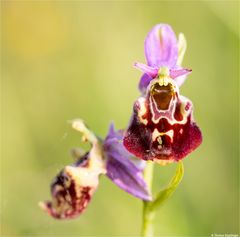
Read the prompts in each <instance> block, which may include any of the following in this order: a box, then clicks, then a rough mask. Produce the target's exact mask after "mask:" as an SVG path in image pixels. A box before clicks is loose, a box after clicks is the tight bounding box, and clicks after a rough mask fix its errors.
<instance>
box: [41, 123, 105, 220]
mask: <svg viewBox="0 0 240 237" xmlns="http://www.w3.org/2000/svg"><path fill="white" fill-rule="evenodd" d="M72 126H73V128H75V129H76V130H78V131H80V132H82V133H83V135H84V140H85V141H86V140H87V141H89V142H90V143H91V145H92V148H91V150H90V152H88V153H86V154H85V155H83V156H81V154H82V150H80V149H74V150H72V155H73V156H74V157H75V159H77V161H76V162H75V163H74V164H73V165H68V166H66V167H65V168H64V169H63V170H62V171H61V172H60V173H59V174H58V175H57V176H56V178H55V179H54V181H53V182H52V184H51V195H52V201H45V202H41V203H40V206H41V208H42V209H43V210H45V211H46V212H47V213H48V214H49V215H51V216H52V217H54V218H57V219H70V218H75V217H77V216H78V215H80V214H81V213H82V212H83V211H84V210H85V208H86V207H87V205H88V203H89V201H90V200H91V198H92V195H93V193H94V192H95V190H96V188H97V186H98V182H99V175H101V174H105V173H106V166H105V165H106V164H105V161H104V158H103V153H102V147H101V144H100V142H99V140H98V139H97V138H96V136H95V135H94V134H93V133H92V132H91V131H90V130H89V129H88V128H87V127H86V125H85V124H84V123H83V121H82V120H74V121H73V123H72ZM79 156H81V157H79Z"/></svg>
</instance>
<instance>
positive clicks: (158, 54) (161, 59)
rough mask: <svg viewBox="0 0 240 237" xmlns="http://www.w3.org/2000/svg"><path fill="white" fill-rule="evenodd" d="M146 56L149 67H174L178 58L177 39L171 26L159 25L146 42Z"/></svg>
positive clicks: (154, 28)
mask: <svg viewBox="0 0 240 237" xmlns="http://www.w3.org/2000/svg"><path fill="white" fill-rule="evenodd" d="M145 56H146V60H147V63H148V65H149V66H152V67H161V66H167V67H169V68H171V67H174V66H175V65H176V63H177V58H178V46H177V38H176V36H175V33H174V32H173V30H172V28H171V26H169V25H167V24H158V25H156V26H155V27H153V29H152V30H151V31H150V32H149V34H148V35H147V38H146V40H145Z"/></svg>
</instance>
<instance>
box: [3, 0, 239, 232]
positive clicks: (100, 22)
mask: <svg viewBox="0 0 240 237" xmlns="http://www.w3.org/2000/svg"><path fill="white" fill-rule="evenodd" d="M1 5H2V9H1V20H2V21H1V24H2V36H1V39H2V53H1V54H2V83H1V99H2V101H1V102H2V111H1V112H2V114H1V119H2V121H1V122H2V124H1V125H2V132H1V134H2V140H1V142H2V144H1V147H2V154H1V156H2V160H1V235H2V236H139V230H140V225H141V208H142V203H141V201H139V200H137V199H135V198H133V197H131V196H130V195H129V194H127V193H125V192H123V191H122V190H120V189H118V188H117V187H116V186H115V185H114V184H112V183H111V181H109V180H108V179H107V178H106V177H102V178H101V182H100V187H99V189H98V191H97V192H96V193H95V195H94V197H93V200H92V202H91V203H90V205H89V207H88V209H87V210H86V212H85V213H84V214H83V215H82V216H80V217H79V218H77V219H74V220H71V221H57V220H54V219H52V218H50V217H49V216H47V215H46V214H45V213H43V212H42V211H41V210H40V209H39V207H38V202H39V201H40V200H45V199H49V198H50V193H49V184H50V181H51V180H52V178H53V177H54V176H55V174H56V173H57V172H58V171H59V170H60V169H61V168H62V167H63V166H64V165H66V164H69V163H72V158H71V156H70V155H69V150H70V148H72V147H77V146H79V145H80V135H79V134H78V133H76V132H75V131H72V130H71V129H70V128H69V124H67V121H68V120H70V119H73V118H78V117H81V118H83V119H84V120H85V121H87V123H88V125H89V126H90V127H91V128H92V129H93V130H94V131H95V132H96V133H97V134H99V135H101V136H105V134H106V132H107V129H108V125H109V122H110V121H115V124H116V126H117V127H118V128H124V127H126V125H127V123H128V121H129V118H130V115H131V111H132V103H133V101H134V100H135V99H136V98H137V97H138V96H139V92H138V90H137V84H138V80H139V78H140V75H141V73H140V72H138V71H137V70H135V69H134V68H132V64H133V62H134V61H136V60H137V61H140V62H144V61H145V59H144V51H143V42H144V39H145V36H146V34H147V33H148V32H149V30H150V29H151V28H152V27H153V26H154V25H155V24H157V23H160V22H163V23H168V24H170V25H172V27H173V29H174V30H175V32H176V33H177V34H178V33H180V32H184V34H185V36H186V38H187V41H188V49H187V53H186V55H185V59H184V62H183V65H184V66H186V67H190V68H192V69H193V73H192V74H191V75H190V76H189V78H188V80H187V81H186V83H185V84H184V85H183V86H182V88H181V93H182V94H183V95H185V96H187V97H189V98H190V99H191V100H192V101H193V103H194V106H195V111H194V115H195V119H196V121H197V122H198V124H199V126H200V127H201V129H202V132H203V136H204V141H203V144H202V146H201V147H200V148H199V149H197V150H196V151H195V152H194V153H192V154H191V155H189V157H188V158H186V159H185V160H184V163H185V177H184V179H183V181H182V183H181V185H180V187H179V189H178V190H177V192H176V193H175V195H174V196H173V197H172V198H171V199H170V200H169V201H168V202H167V204H166V205H165V206H164V207H163V208H162V209H161V210H160V211H159V213H158V214H157V217H156V225H155V226H156V236H211V234H214V233H216V234H217V233H218V234H219V233H220V234H225V233H233V234H234V233H235V234H237V233H239V214H238V213H239V200H238V198H239V196H238V194H239V192H238V191H239V181H238V178H239V162H238V155H239V153H238V152H239V151H238V144H239V143H238V130H239V126H238V110H239V104H238V99H239V98H238V88H239V87H238V85H239V84H238V80H239V70H238V67H239V31H238V27H239V25H238V19H239V4H238V2H237V1H235V2H234V1H232V2H231V1H226V2H224V1H222V2H221V1H219V2H218V1H212V2H196V1H181V2H174V1H169V2H165V1H161V2H155V1H153V2H107V1H106V2H99V1H96V2H94V1H91V2H82V1H81V2H80V1H79V2H78V1H69V2H67V1H38V2H33V1H25V2H24V1H1ZM175 168H176V164H173V165H169V166H165V167H161V166H157V167H156V169H155V180H154V189H155V190H157V189H159V188H161V187H164V185H165V184H167V182H168V180H169V179H170V177H171V175H172V174H173V173H174V170H175Z"/></svg>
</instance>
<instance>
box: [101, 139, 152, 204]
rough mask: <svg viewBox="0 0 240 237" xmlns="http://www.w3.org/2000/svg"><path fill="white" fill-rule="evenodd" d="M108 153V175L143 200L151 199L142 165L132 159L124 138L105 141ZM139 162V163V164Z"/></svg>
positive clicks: (106, 152) (105, 149)
mask: <svg viewBox="0 0 240 237" xmlns="http://www.w3.org/2000/svg"><path fill="white" fill-rule="evenodd" d="M104 151H105V154H106V155H107V166H106V167H107V174H106V175H107V176H108V177H109V178H110V179H111V180H112V181H113V182H114V183H115V184H116V185H118V186H119V187H120V188H121V189H123V190H125V191H126V192H128V193H130V194H132V195H134V196H136V197H138V198H140V199H143V200H151V195H150V194H149V191H148V188H147V185H146V183H145V181H144V179H143V175H142V166H143V163H142V162H141V167H138V165H140V163H139V162H136V163H134V162H133V161H132V160H131V157H132V155H131V154H130V153H129V152H128V151H127V150H126V149H125V148H124V146H123V144H122V140H119V139H118V138H114V137H111V138H110V139H109V138H108V139H106V141H105V142H104ZM137 163H138V164H137Z"/></svg>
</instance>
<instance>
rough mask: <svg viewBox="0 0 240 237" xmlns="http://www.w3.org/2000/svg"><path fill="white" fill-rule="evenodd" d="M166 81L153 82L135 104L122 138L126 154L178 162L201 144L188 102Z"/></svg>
mask: <svg viewBox="0 0 240 237" xmlns="http://www.w3.org/2000/svg"><path fill="white" fill-rule="evenodd" d="M167 82H168V84H167V85H163V84H161V85H160V84H159V81H157V80H154V81H152V82H151V83H152V84H151V87H150V90H149V92H148V94H147V96H146V98H145V97H140V98H139V99H138V100H137V101H136V103H135V104H134V108H133V116H132V120H131V121H130V125H129V127H128V129H127V132H126V134H125V137H124V146H125V147H126V148H127V149H128V151H129V152H131V153H133V154H134V155H135V156H137V157H139V158H141V159H144V160H156V161H168V162H169V161H178V160H181V159H183V158H184V157H185V156H186V155H187V154H189V153H190V152H191V151H193V150H194V149H196V148H197V147H198V146H199V145H200V144H201V141H202V136H201V131H200V130H199V128H198V126H197V125H196V124H195V122H194V121H193V117H192V109H193V108H192V103H191V101H190V100H188V99H187V98H185V97H183V96H180V95H179V94H178V90H177V86H176V85H175V82H174V81H173V80H168V81H167Z"/></svg>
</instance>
